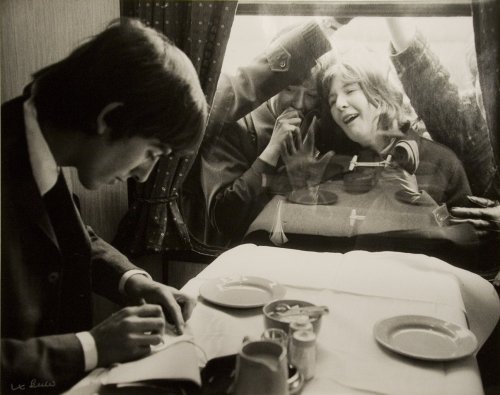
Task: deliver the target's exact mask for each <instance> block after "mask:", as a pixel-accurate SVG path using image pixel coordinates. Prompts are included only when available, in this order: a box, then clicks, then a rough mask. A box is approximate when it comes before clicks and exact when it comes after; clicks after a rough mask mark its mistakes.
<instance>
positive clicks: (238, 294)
mask: <svg viewBox="0 0 500 395" xmlns="http://www.w3.org/2000/svg"><path fill="white" fill-rule="evenodd" d="M285 293H286V289H285V287H283V286H282V285H280V284H278V283H276V282H274V281H269V280H267V279H265V278H261V277H252V276H241V277H220V278H216V279H214V280H209V281H207V282H206V283H204V284H203V285H202V286H201V287H200V295H201V296H202V297H203V298H204V299H206V300H208V301H209V302H212V303H215V304H218V305H220V306H225V307H237V308H243V309H246V308H251V307H259V306H264V305H265V304H266V303H267V302H270V301H271V300H274V299H280V298H282V297H283V296H284V295H285Z"/></svg>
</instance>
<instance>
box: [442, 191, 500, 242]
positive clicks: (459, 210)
mask: <svg viewBox="0 0 500 395" xmlns="http://www.w3.org/2000/svg"><path fill="white" fill-rule="evenodd" d="M469 200H470V201H471V202H473V203H476V204H478V205H481V206H486V207H479V208H470V207H453V208H452V209H451V214H452V215H453V216H454V217H457V218H451V219H450V222H451V223H453V224H459V223H464V222H467V223H469V224H471V225H473V226H474V227H475V228H476V232H477V234H478V236H480V237H484V236H486V235H488V234H490V233H492V232H500V205H498V202H494V201H493V200H489V199H484V198H476V197H470V198H469Z"/></svg>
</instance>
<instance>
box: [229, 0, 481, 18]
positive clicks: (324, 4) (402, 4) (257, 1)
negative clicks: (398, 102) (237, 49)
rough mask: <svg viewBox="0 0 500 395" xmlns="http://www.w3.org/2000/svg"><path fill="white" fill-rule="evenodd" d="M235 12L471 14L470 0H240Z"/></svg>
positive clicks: (276, 14)
mask: <svg viewBox="0 0 500 395" xmlns="http://www.w3.org/2000/svg"><path fill="white" fill-rule="evenodd" d="M236 14H237V15H274V16H279V15H286V16H336V17H356V16H394V17H396V16H413V17H416V16H471V15H472V11H471V3H470V0H439V1H436V0H434V1H433V0H358V1H356V0H354V1H353V0H350V1H349V0H323V1H321V0H319V1H318V0H302V1H293V2H290V1H287V2H285V1H283V0H281V1H280V0H274V1H268V0H240V1H239V2H238V7H237V9H236Z"/></svg>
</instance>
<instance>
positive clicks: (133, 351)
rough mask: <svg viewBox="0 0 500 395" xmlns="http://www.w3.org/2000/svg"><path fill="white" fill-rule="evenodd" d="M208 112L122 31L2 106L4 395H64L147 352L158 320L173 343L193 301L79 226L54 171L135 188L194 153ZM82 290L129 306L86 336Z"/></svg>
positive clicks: (152, 38) (164, 45)
mask: <svg viewBox="0 0 500 395" xmlns="http://www.w3.org/2000/svg"><path fill="white" fill-rule="evenodd" d="M206 107H207V106H206V102H205V100H204V96H203V92H202V91H201V88H200V85H199V82H198V78H197V75H196V72H195V70H194V68H193V66H192V64H191V63H190V61H189V59H188V58H187V57H186V56H185V55H184V54H183V53H182V52H181V51H180V50H179V49H177V48H176V47H175V46H174V45H173V44H172V43H171V42H170V41H169V40H168V39H167V38H166V37H164V36H162V35H160V34H159V33H156V32H155V31H154V30H152V29H149V28H146V27H144V26H143V25H142V24H140V23H139V22H135V21H126V20H125V21H121V22H115V23H113V24H111V25H110V26H109V27H108V28H107V29H106V30H105V31H103V32H102V33H100V34H99V35H97V36H96V37H94V38H93V39H91V40H90V41H88V42H86V43H84V44H83V45H82V46H80V47H79V48H77V49H76V50H75V51H73V52H72V53H71V54H70V55H69V56H68V57H67V58H65V59H63V60H62V61H60V62H58V63H55V64H53V65H50V66H48V67H46V68H45V69H42V70H41V71H39V72H37V73H36V74H35V76H34V81H33V83H32V84H31V85H30V86H29V87H28V88H27V89H26V90H25V92H24V94H23V96H21V97H18V98H16V99H14V100H12V101H10V102H8V103H5V104H4V105H3V106H2V358H1V361H2V365H1V368H2V372H1V373H2V387H3V388H2V393H10V392H11V391H14V390H15V389H16V388H19V385H21V386H22V385H23V383H27V382H30V381H31V380H36V381H38V382H42V383H48V384H47V386H48V387H50V389H53V390H54V391H55V392H61V391H62V390H63V389H65V388H67V387H68V386H70V385H72V384H74V383H75V382H76V381H77V380H79V379H80V378H81V377H83V375H84V374H85V372H87V371H89V370H91V369H93V368H95V367H97V366H107V365H109V364H112V363H116V362H124V361H129V360H133V359H137V358H140V357H142V356H145V355H147V354H149V353H150V352H151V349H150V346H151V345H155V344H158V343H160V342H161V340H162V335H163V333H164V331H165V328H166V325H167V324H166V320H167V321H170V322H171V323H172V324H174V325H175V326H176V327H177V328H178V330H179V331H182V327H183V325H184V321H185V320H186V319H187V318H189V316H190V314H191V311H192V309H193V307H194V301H193V300H191V299H189V298H188V297H187V296H185V295H183V294H181V293H179V292H178V291H177V290H176V289H174V288H171V287H168V286H166V285H164V284H160V283H157V282H155V281H153V280H152V279H151V277H150V276H149V275H148V274H147V273H146V272H144V271H142V270H140V269H139V268H137V267H136V266H134V265H133V264H132V263H131V262H130V261H129V260H128V259H127V258H126V257H125V256H124V255H122V254H121V253H119V252H118V251H117V250H115V249H114V248H113V247H111V246H110V245H109V244H107V243H106V242H104V241H103V240H102V239H100V238H99V237H98V236H97V235H95V233H94V232H93V231H92V230H91V229H90V228H87V227H85V226H84V225H83V223H82V220H81V218H80V215H79V213H78V211H77V210H76V208H75V205H74V203H73V200H72V196H71V194H70V192H69V190H68V187H67V185H66V182H65V180H64V176H63V174H62V171H61V169H60V168H61V166H72V167H75V168H76V170H77V172H78V177H79V179H80V181H81V183H82V185H83V186H84V187H86V188H88V189H97V188H99V187H100V186H101V185H103V184H112V183H115V182H123V181H126V180H127V179H128V178H131V177H133V178H135V179H136V180H138V181H145V180H146V179H147V177H148V176H149V174H150V173H151V171H152V169H153V167H154V166H155V164H156V162H157V161H158V159H159V157H160V156H162V155H169V154H170V153H172V152H176V151H179V150H190V149H191V147H193V146H194V144H196V143H197V142H198V141H199V139H200V138H201V135H202V128H203V126H204V123H205V119H206V114H207V108H206ZM92 291H95V292H97V293H99V294H102V295H104V296H106V297H108V298H109V299H111V300H113V301H115V302H117V303H122V304H130V305H131V306H130V307H126V308H124V309H122V310H120V311H118V312H117V313H115V314H113V315H112V316H111V317H109V318H108V319H106V320H105V321H103V322H102V323H100V324H98V325H97V326H95V327H94V328H91V326H92V311H91V292H92ZM90 328H91V329H90ZM47 389H48V388H44V390H47Z"/></svg>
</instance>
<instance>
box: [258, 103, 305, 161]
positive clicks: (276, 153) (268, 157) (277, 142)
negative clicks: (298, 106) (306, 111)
mask: <svg viewBox="0 0 500 395" xmlns="http://www.w3.org/2000/svg"><path fill="white" fill-rule="evenodd" d="M301 123H302V114H301V113H300V112H299V111H297V110H295V109H294V108H287V109H286V110H285V111H283V113H282V114H281V115H280V116H278V118H277V119H276V123H275V124H274V129H273V134H272V136H271V139H270V140H269V143H268V144H267V147H266V148H265V149H264V151H263V152H262V153H261V154H260V156H259V157H260V159H262V160H263V161H264V162H267V163H268V164H270V165H271V166H276V164H277V163H278V159H279V157H280V149H281V145H282V143H283V141H284V140H285V139H286V138H287V136H288V135H298V134H299V133H300V124H301Z"/></svg>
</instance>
